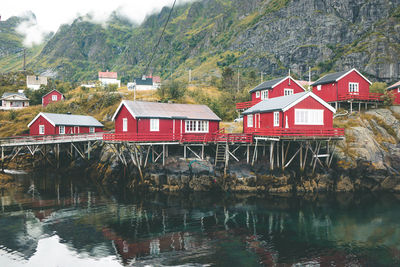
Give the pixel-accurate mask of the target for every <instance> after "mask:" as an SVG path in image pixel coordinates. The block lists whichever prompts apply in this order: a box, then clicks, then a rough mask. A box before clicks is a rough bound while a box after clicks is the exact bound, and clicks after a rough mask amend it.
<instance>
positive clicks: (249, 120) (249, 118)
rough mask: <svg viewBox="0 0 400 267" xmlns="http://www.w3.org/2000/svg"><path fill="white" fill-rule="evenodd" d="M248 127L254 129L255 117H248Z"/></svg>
mask: <svg viewBox="0 0 400 267" xmlns="http://www.w3.org/2000/svg"><path fill="white" fill-rule="evenodd" d="M247 127H253V115H252V114H250V115H247Z"/></svg>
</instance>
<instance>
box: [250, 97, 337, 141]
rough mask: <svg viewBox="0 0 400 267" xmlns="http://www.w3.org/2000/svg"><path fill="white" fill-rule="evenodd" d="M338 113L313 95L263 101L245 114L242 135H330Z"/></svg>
mask: <svg viewBox="0 0 400 267" xmlns="http://www.w3.org/2000/svg"><path fill="white" fill-rule="evenodd" d="M335 112H336V110H335V109H334V108H333V107H332V106H331V105H329V104H328V103H326V102H325V101H324V100H322V99H321V98H320V97H318V96H316V95H315V94H313V93H312V92H303V93H298V94H293V95H288V96H281V97H276V98H273V99H270V100H268V101H261V102H260V103H258V104H256V105H254V106H253V107H251V108H249V109H248V110H246V111H244V112H243V132H244V133H254V134H256V135H285V133H287V134H289V135H290V134H300V135H316V136H317V135H329V132H331V131H334V129H333V114H334V113H335Z"/></svg>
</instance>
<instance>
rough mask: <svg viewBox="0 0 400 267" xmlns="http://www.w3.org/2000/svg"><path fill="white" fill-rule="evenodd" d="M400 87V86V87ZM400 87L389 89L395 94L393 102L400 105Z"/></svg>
mask: <svg viewBox="0 0 400 267" xmlns="http://www.w3.org/2000/svg"><path fill="white" fill-rule="evenodd" d="M399 88H400V87H399ZM399 88H395V89H392V90H390V91H389V93H390V94H391V95H393V103H394V104H397V105H399V104H400V93H399Z"/></svg>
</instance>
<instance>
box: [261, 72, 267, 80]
mask: <svg viewBox="0 0 400 267" xmlns="http://www.w3.org/2000/svg"><path fill="white" fill-rule="evenodd" d="M264 74H267V73H265V72H262V71H261V72H260V75H261V82H260V83H262V82H263V81H264Z"/></svg>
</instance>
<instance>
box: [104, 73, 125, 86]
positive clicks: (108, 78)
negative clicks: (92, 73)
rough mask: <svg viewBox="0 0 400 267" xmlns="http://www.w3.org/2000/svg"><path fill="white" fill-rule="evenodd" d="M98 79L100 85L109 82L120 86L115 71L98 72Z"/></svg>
mask: <svg viewBox="0 0 400 267" xmlns="http://www.w3.org/2000/svg"><path fill="white" fill-rule="evenodd" d="M99 81H100V82H101V84H102V85H104V86H106V85H109V84H117V85H118V87H121V81H120V80H118V74H117V73H116V72H110V71H106V72H101V71H100V72H99Z"/></svg>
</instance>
